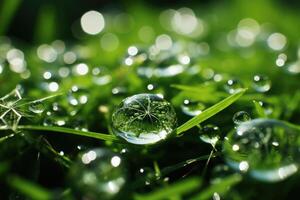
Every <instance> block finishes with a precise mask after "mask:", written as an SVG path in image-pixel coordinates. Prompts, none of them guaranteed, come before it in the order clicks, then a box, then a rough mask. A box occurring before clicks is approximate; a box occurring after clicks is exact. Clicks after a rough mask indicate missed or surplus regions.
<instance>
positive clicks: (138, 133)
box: [112, 94, 177, 144]
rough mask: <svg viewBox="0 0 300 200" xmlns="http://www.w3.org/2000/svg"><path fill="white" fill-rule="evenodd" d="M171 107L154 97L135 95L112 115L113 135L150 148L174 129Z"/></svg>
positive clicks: (174, 115)
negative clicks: (149, 145)
mask: <svg viewBox="0 0 300 200" xmlns="http://www.w3.org/2000/svg"><path fill="white" fill-rule="evenodd" d="M176 122H177V118H176V113H175V111H174V108H173V107H172V105H171V104H170V103H169V102H167V101H166V100H164V99H163V98H162V97H161V96H160V95H156V94H137V95H133V96H130V97H128V98H126V99H124V100H123V101H122V103H121V104H120V105H119V106H118V107H117V108H116V109H115V111H114V113H113V114H112V125H113V130H114V132H115V134H116V135H118V136H120V137H122V138H124V139H125V140H126V141H128V142H130V143H133V144H153V143H156V142H159V141H161V140H163V139H165V138H166V137H167V136H169V135H170V134H171V133H173V131H174V129H175V128H176Z"/></svg>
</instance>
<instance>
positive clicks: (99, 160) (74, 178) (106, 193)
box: [69, 148, 126, 200]
mask: <svg viewBox="0 0 300 200" xmlns="http://www.w3.org/2000/svg"><path fill="white" fill-rule="evenodd" d="M69 181H70V184H71V186H72V188H73V189H74V192H75V193H76V195H77V196H78V197H80V199H91V200H94V199H99V197H101V199H103V200H105V199H112V198H113V197H114V196H115V195H116V194H117V193H118V192H119V191H120V190H121V189H122V187H123V186H124V184H125V181H126V176H125V167H124V163H123V160H122V158H121V157H120V156H119V155H118V154H115V153H113V152H111V151H109V150H106V149H101V148H97V149H92V150H88V151H85V152H84V153H82V154H80V156H79V159H78V160H77V162H76V163H74V164H73V166H71V169H70V174H69Z"/></svg>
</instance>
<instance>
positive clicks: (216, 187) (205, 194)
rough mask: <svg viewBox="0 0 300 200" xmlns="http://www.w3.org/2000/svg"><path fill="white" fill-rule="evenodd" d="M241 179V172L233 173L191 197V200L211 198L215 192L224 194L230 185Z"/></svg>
mask: <svg viewBox="0 0 300 200" xmlns="http://www.w3.org/2000/svg"><path fill="white" fill-rule="evenodd" d="M241 180H242V176H241V175H239V174H234V175H231V176H229V177H226V178H224V179H222V180H221V181H220V182H218V183H216V184H213V185H211V186H209V187H208V188H206V189H205V190H203V191H201V193H200V194H197V195H195V196H194V197H192V198H190V200H206V199H211V198H212V196H213V194H214V193H215V192H216V193H219V194H224V193H225V192H226V191H227V190H228V188H229V187H231V186H233V185H235V184H237V183H239V182H240V181H241Z"/></svg>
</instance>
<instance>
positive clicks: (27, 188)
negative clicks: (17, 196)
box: [8, 176, 52, 200]
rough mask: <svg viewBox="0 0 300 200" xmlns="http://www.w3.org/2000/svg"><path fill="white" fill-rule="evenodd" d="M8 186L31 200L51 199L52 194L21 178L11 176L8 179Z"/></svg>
mask: <svg viewBox="0 0 300 200" xmlns="http://www.w3.org/2000/svg"><path fill="white" fill-rule="evenodd" d="M8 183H9V185H10V186H11V187H13V188H14V189H16V190H18V191H19V192H20V193H22V194H24V195H25V196H27V197H29V198H30V199H33V200H48V199H52V194H51V192H49V191H48V190H46V189H45V188H42V187H40V186H38V185H36V184H34V183H32V182H29V181H27V180H24V179H22V178H19V177H16V176H13V177H10V178H9V181H8Z"/></svg>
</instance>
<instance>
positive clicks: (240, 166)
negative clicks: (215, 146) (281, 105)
mask: <svg viewBox="0 0 300 200" xmlns="http://www.w3.org/2000/svg"><path fill="white" fill-rule="evenodd" d="M299 144H300V137H299V131H298V130H296V129H294V128H293V127H291V126H290V125H288V124H286V123H284V122H281V121H277V120H271V119H255V120H252V121H247V122H244V123H241V124H240V125H239V126H238V127H237V128H236V130H235V131H232V132H230V133H229V134H228V135H227V139H226V140H225V142H224V145H223V148H224V154H225V160H226V162H227V163H228V165H229V166H230V167H232V168H233V169H235V170H239V171H242V172H247V173H248V174H249V175H250V176H251V177H253V178H255V179H257V180H261V181H266V182H276V181H280V180H283V179H285V178H287V177H289V176H291V175H292V174H294V173H295V172H297V171H298V163H299V161H300V152H299V150H298V149H299Z"/></svg>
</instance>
